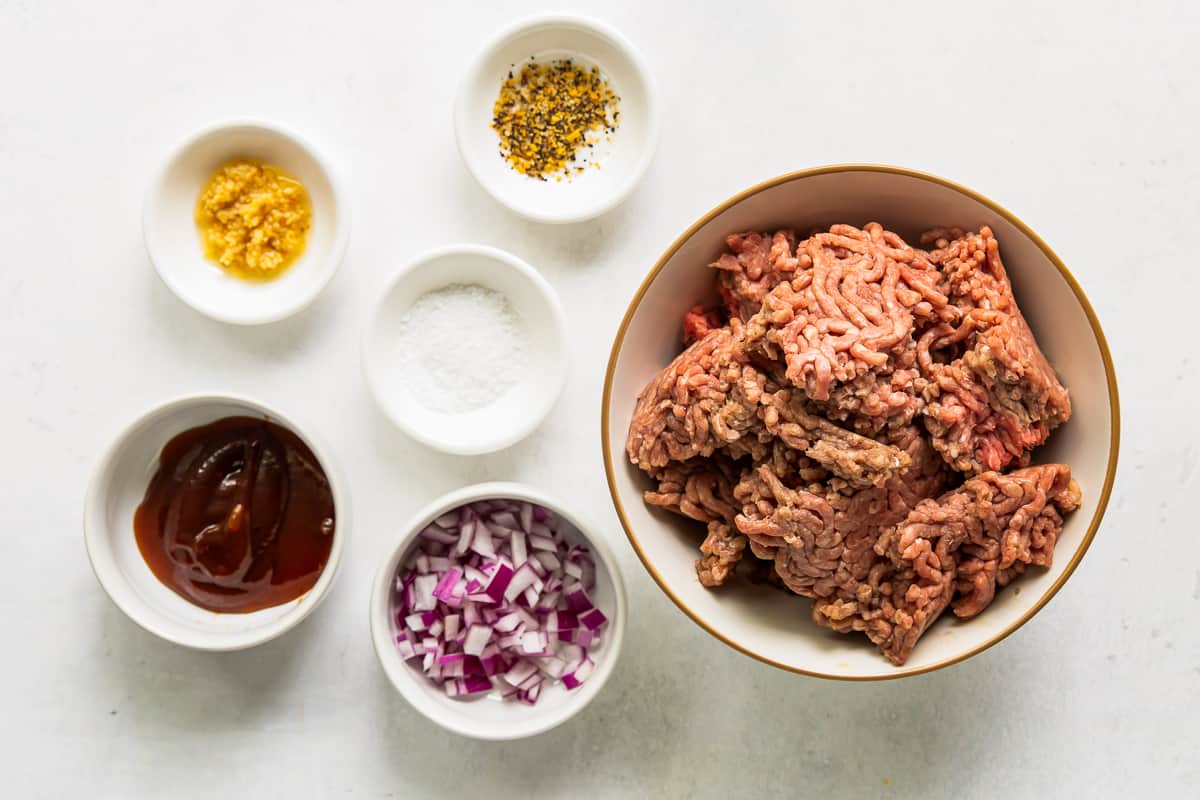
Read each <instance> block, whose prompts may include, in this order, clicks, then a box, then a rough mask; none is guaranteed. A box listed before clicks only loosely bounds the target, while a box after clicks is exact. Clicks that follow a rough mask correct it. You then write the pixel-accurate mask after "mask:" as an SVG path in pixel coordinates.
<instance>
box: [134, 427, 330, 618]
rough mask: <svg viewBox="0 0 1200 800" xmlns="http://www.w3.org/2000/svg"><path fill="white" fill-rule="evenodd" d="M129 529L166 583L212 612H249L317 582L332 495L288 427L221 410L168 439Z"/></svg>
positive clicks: (284, 599)
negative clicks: (206, 421) (216, 416)
mask: <svg viewBox="0 0 1200 800" xmlns="http://www.w3.org/2000/svg"><path fill="white" fill-rule="evenodd" d="M133 530H134V536H135V538H136V539H137V544H138V549H139V550H141V553H142V558H144V559H145V560H146V564H147V565H148V566H149V567H150V569H151V571H152V572H154V574H155V576H157V577H158V579H159V580H160V581H162V582H163V583H164V584H165V585H166V586H168V587H169V588H170V589H172V590H174V591H175V592H176V593H178V594H179V595H181V596H182V597H184V598H185V599H186V600H188V601H190V602H192V603H194V604H196V605H198V606H200V607H201V608H206V609H208V610H210V611H220V612H225V613H236V614H243V613H249V612H252V611H259V610H261V609H264V608H269V607H270V606H276V605H279V604H281V603H286V602H288V601H291V600H295V599H296V598H298V597H300V596H301V595H303V594H304V593H305V592H307V591H308V590H309V589H311V588H312V587H313V584H315V583H316V582H317V579H318V578H319V577H320V575H321V570H323V569H324V568H325V562H326V561H328V560H329V550H330V547H331V546H332V544H333V530H334V509H333V494H332V492H331V491H330V487H329V481H328V479H327V478H326V477H325V472H324V470H322V469H321V465H320V464H319V463H318V462H317V459H316V456H314V455H313V452H312V451H311V450H310V449H309V448H308V446H307V445H305V444H304V442H302V441H300V439H299V437H297V436H296V435H295V434H294V433H292V432H291V431H289V430H287V429H286V428H283V427H280V426H279V425H276V424H274V423H272V422H268V421H267V420H265V419H255V418H253V417H226V418H224V419H219V420H217V421H216V422H212V423H210V424H208V425H202V426H199V427H196V428H191V429H189V430H186V431H184V432H183V433H181V434H179V435H178V436H176V437H175V438H173V439H171V440H170V441H169V442H167V444H166V446H164V447H163V449H162V453H161V455H160V457H159V466H158V471H157V472H155V473H154V477H153V478H152V479H151V480H150V485H149V486H148V487H147V488H146V495H145V497H144V498H143V499H142V504H141V505H140V506H138V509H137V512H136V513H135V514H134V517H133Z"/></svg>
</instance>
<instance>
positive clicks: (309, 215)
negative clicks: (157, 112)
mask: <svg viewBox="0 0 1200 800" xmlns="http://www.w3.org/2000/svg"><path fill="white" fill-rule="evenodd" d="M142 227H143V233H144V234H145V238H146V250H147V252H148V253H149V255H150V261H151V262H152V263H153V265H154V268H155V270H156V271H157V272H158V275H159V277H161V278H162V280H163V283H165V284H166V285H167V287H168V288H170V289H171V291H172V292H174V293H175V295H176V296H177V297H179V299H180V300H182V301H183V302H185V303H187V304H188V305H190V306H192V307H193V308H195V309H196V310H197V311H200V312H202V313H204V314H207V315H208V316H210V317H212V318H214V319H217V320H220V321H222V322H228V323H233V324H239V325H253V324H261V323H266V322H274V321H276V320H280V319H283V318H284V317H287V316H289V315H291V314H294V313H296V312H297V311H299V310H301V309H302V308H304V307H306V306H307V305H309V304H310V303H311V302H312V301H313V300H314V299H316V297H317V295H319V294H320V293H321V290H322V289H323V288H324V287H325V286H326V285H327V284H328V283H329V281H330V279H332V277H333V275H334V273H336V272H337V269H338V267H339V266H340V264H341V261H342V256H343V255H344V253H345V251H346V245H347V242H348V240H349V233H350V220H349V212H348V210H347V208H346V203H345V200H344V195H343V193H342V192H341V190H340V189H339V187H338V184H337V181H336V180H335V179H334V176H333V172H332V170H331V169H330V167H329V165H328V163H327V162H326V161H325V160H324V159H323V158H321V157H320V156H319V155H318V154H317V151H316V150H315V149H314V148H313V147H312V145H310V144H309V143H308V142H306V141H304V140H303V139H301V138H300V137H299V136H297V135H296V134H295V133H292V132H291V131H289V130H287V129H285V128H281V127H279V126H278V125H274V124H268V123H263V122H235V123H230V124H225V125H219V126H216V127H213V128H210V129H208V130H205V131H202V132H201V133H199V134H197V135H196V136H194V137H192V138H191V139H189V140H187V141H186V142H184V143H183V144H182V145H181V146H180V147H179V148H178V149H177V150H176V151H175V152H174V153H173V154H172V155H171V157H170V158H169V159H168V161H167V164H166V166H165V167H164V168H163V170H162V172H161V173H160V174H159V175H158V177H157V179H156V180H155V181H154V183H153V184H152V185H151V187H150V191H149V193H148V194H147V197H146V208H145V213H144V215H143V218H142Z"/></svg>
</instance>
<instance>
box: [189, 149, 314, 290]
mask: <svg viewBox="0 0 1200 800" xmlns="http://www.w3.org/2000/svg"><path fill="white" fill-rule="evenodd" d="M196 226H197V227H198V228H199V230H200V238H201V242H202V244H203V247H204V255H205V256H206V257H207V258H208V259H209V260H210V261H212V262H214V263H216V264H218V265H219V266H220V267H221V268H222V269H225V270H228V271H229V273H230V274H231V275H235V276H237V277H239V278H245V279H247V280H271V279H272V278H275V277H278V276H279V274H280V273H282V272H283V271H284V270H285V269H287V268H288V267H290V266H291V265H292V264H293V263H295V261H296V259H298V258H299V257H300V255H301V254H302V253H303V252H304V246H305V244H307V242H308V231H309V229H310V228H311V227H312V205H311V203H310V202H309V199H308V190H307V189H305V188H304V184H303V183H301V182H300V181H299V180H297V179H296V178H294V177H292V176H291V175H289V174H287V173H286V172H284V171H283V170H282V169H280V168H279V167H276V166H274V165H271V164H264V163H262V162H259V161H255V160H253V159H249V158H236V159H234V160H232V161H230V162H229V163H227V164H225V165H223V166H222V167H221V168H220V169H218V170H217V171H216V172H215V173H213V176H212V177H211V178H209V179H208V182H207V183H206V184H204V189H203V190H201V192H200V198H199V200H197V201H196Z"/></svg>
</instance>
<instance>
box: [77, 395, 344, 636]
mask: <svg viewBox="0 0 1200 800" xmlns="http://www.w3.org/2000/svg"><path fill="white" fill-rule="evenodd" d="M204 403H228V404H235V405H241V406H245V407H246V408H247V409H248V410H249V409H255V410H257V411H258V412H259V413H261V414H263V415H265V416H266V417H268V418H269V419H271V421H273V422H276V423H277V424H279V425H282V426H283V427H285V428H287V429H288V430H290V431H292V433H294V434H296V436H298V437H299V438H300V440H301V441H303V442H304V443H305V444H306V445H307V446H308V447H309V449H311V450H312V451H313V455H314V456H316V458H317V461H318V462H319V463H320V464H321V467H322V469H323V470H324V471H325V476H326V478H327V479H328V480H329V487H330V491H331V492H332V494H333V498H334V511H335V513H336V514H337V525H336V526H335V527H334V538H333V542H332V544H331V545H330V548H329V559H328V560H327V561H326V562H325V566H324V568H323V569H322V570H321V574H320V576H319V577H318V578H317V582H316V583H315V584H313V587H312V588H311V589H309V590H308V592H306V593H305V594H303V595H301V596H300V597H299V598H298V599H297V600H291V601H288V602H289V603H295V604H296V608H297V609H298V613H294V615H293V614H287V615H284V616H282V617H280V618H279V619H277V620H275V621H274V622H272V623H270V624H268V625H265V626H263V628H262V629H261V630H260V631H259V632H258V633H256V634H255V635H247V634H246V633H242V632H225V633H219V634H214V636H219V637H220V638H219V639H215V640H214V641H211V642H202V641H199V640H195V639H191V638H189V637H188V636H176V635H174V634H171V633H169V632H167V631H166V630H163V629H162V628H161V627H160V626H159V625H158V623H157V621H156V618H155V617H153V616H152V617H146V616H143V615H142V614H141V613H140V612H134V611H131V610H130V608H129V607H128V606H127V605H126V604H125V603H123V602H121V601H120V600H118V599H117V597H116V596H114V595H113V593H112V591H110V589H109V586H110V585H111V584H112V583H113V582H118V581H119V582H126V581H125V578H124V577H123V576H122V575H121V574H120V571H119V570H117V569H110V566H109V565H108V564H107V563H106V564H104V565H101V564H100V563H98V560H97V553H98V552H100V551H101V550H105V551H108V552H109V553H111V548H110V547H108V546H107V545H106V544H101V542H102V541H103V540H104V539H105V538H106V536H105V533H104V532H103V531H102V530H101V529H100V527H99V526H100V522H99V519H98V517H99V516H101V515H103V513H104V512H103V508H102V506H103V504H104V503H105V501H106V499H107V495H105V496H101V495H100V490H101V483H102V479H103V478H104V477H105V476H107V475H108V474H109V473H110V472H111V470H112V467H113V464H114V461H115V459H116V456H117V453H118V451H120V449H121V448H122V447H123V446H124V445H125V443H126V441H127V440H128V438H129V435H130V433H132V432H133V431H134V430H135V429H136V428H138V427H139V426H141V425H142V424H143V423H145V422H147V421H149V420H151V419H153V418H156V417H159V416H161V415H163V414H169V413H171V412H174V411H177V410H179V409H181V408H186V407H190V406H194V405H198V404H204ZM162 444H163V445H165V444H166V442H163V443H162ZM159 451H160V454H161V445H160V447H159ZM157 457H158V456H156V458H157ZM351 524H352V523H351V503H350V494H349V484H348V483H347V482H346V481H345V479H344V478H343V476H342V473H341V468H340V467H339V465H338V462H337V461H336V460H334V458H333V454H332V452H331V451H330V449H329V448H328V446H327V445H326V444H325V442H324V440H323V439H321V437H319V436H314V435H313V434H312V433H311V432H310V431H309V429H307V428H306V427H304V426H302V425H300V424H299V423H298V422H297V421H296V419H295V418H294V417H292V416H291V415H288V414H282V413H280V412H279V411H278V410H277V409H276V408H275V407H274V406H272V405H270V404H268V403H264V402H262V401H260V400H257V399H255V398H252V397H248V396H246V395H242V394H236V393H230V392H194V393H190V394H182V395H177V396H175V397H172V398H170V399H168V400H165V401H163V402H161V403H156V404H154V405H152V406H150V407H149V408H147V409H146V410H144V411H143V412H141V413H139V414H138V415H137V416H136V417H134V418H133V419H131V420H129V422H127V423H125V424H124V425H122V426H121V428H120V430H119V431H118V432H117V434H116V435H115V436H114V437H113V439H112V441H111V442H110V443H109V445H108V446H107V447H106V448H105V449H104V451H103V453H102V454H101V456H100V458H99V459H97V461H96V463H95V465H94V466H93V468H92V471H91V474H90V477H89V478H88V483H87V489H86V490H85V492H84V500H83V545H84V550H85V552H86V553H87V558H88V563H89V564H90V565H91V567H92V573H93V574H94V575H95V576H96V581H97V582H98V583H99V584H100V588H101V589H103V590H104V594H105V595H106V596H107V597H108V599H109V600H110V601H111V602H112V604H113V605H115V606H116V607H117V608H118V609H120V610H121V612H122V613H123V614H124V615H125V616H126V617H127V618H128V619H129V620H131V621H132V622H134V623H135V624H136V625H137V626H138V627H140V628H142V629H143V630H145V631H146V632H148V633H151V634H154V635H155V636H157V637H158V638H160V639H162V640H163V641H167V642H171V643H172V644H175V645H179V646H181V647H187V648H190V649H192V650H197V651H204V652H232V651H236V650H248V649H250V648H252V647H257V646H258V645H260V644H266V643H267V642H269V641H272V640H273V639H276V638H278V637H280V636H283V635H284V634H285V633H287V632H288V631H290V630H292V629H293V628H295V627H296V626H298V625H299V624H300V623H301V622H303V621H304V620H305V619H307V618H308V617H309V616H310V615H311V614H312V613H313V612H314V611H316V609H317V607H318V606H320V605H321V603H323V602H324V601H325V598H326V597H327V596H328V595H329V591H330V589H332V588H333V584H334V580H335V579H336V578H337V574H338V571H339V567H340V566H341V562H342V555H343V551H344V550H345V545H346V535H347V533H348V531H349V529H350V526H351ZM129 534H130V535H132V534H133V531H132V529H131V530H130V531H129ZM280 605H284V604H283V603H281V604H280ZM197 607H198V606H197Z"/></svg>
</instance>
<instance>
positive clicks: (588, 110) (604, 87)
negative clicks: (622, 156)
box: [492, 59, 621, 181]
mask: <svg viewBox="0 0 1200 800" xmlns="http://www.w3.org/2000/svg"><path fill="white" fill-rule="evenodd" d="M514 70H516V67H515V65H514ZM619 100H620V98H619V97H618V96H617V94H616V92H614V91H613V89H612V87H611V86H610V85H609V83H608V81H607V80H606V79H605V78H604V76H602V75H601V74H600V70H599V69H597V68H596V67H592V68H591V69H588V68H587V67H582V66H579V65H577V64H575V63H574V62H573V61H571V60H569V59H563V60H558V61H552V62H549V63H544V64H543V63H537V62H532V61H531V62H530V63H527V64H525V65H524V66H522V67H521V69H520V70H516V72H515V74H514V72H511V71H510V72H509V73H508V78H506V79H505V81H504V82H503V83H502V84H501V85H500V95H499V96H498V97H497V98H496V102H495V104H494V105H493V106H492V128H493V129H495V131H496V133H497V134H499V136H500V155H501V156H502V157H503V158H504V160H505V161H507V162H508V163H509V165H510V166H512V168H513V169H515V170H516V171H517V172H520V173H521V174H522V175H528V176H529V177H531V178H538V179H540V180H543V181H544V180H547V179H548V178H549V177H551V176H553V177H554V178H555V179H556V180H562V178H563V176H564V175H566V176H568V177H570V176H571V175H575V174H578V173H580V172H583V171H584V168H585V163H586V158H585V157H583V154H584V151H587V150H589V149H591V148H593V147H594V146H595V144H596V142H598V141H599V140H600V138H601V136H602V135H603V136H609V137H611V134H612V133H613V131H615V130H616V128H617V122H618V120H619V119H620V116H621V115H620V112H619V111H618V110H617V102H618V101H619ZM590 163H591V166H592V167H594V168H597V169H598V168H599V167H600V162H598V161H591V162H590Z"/></svg>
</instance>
